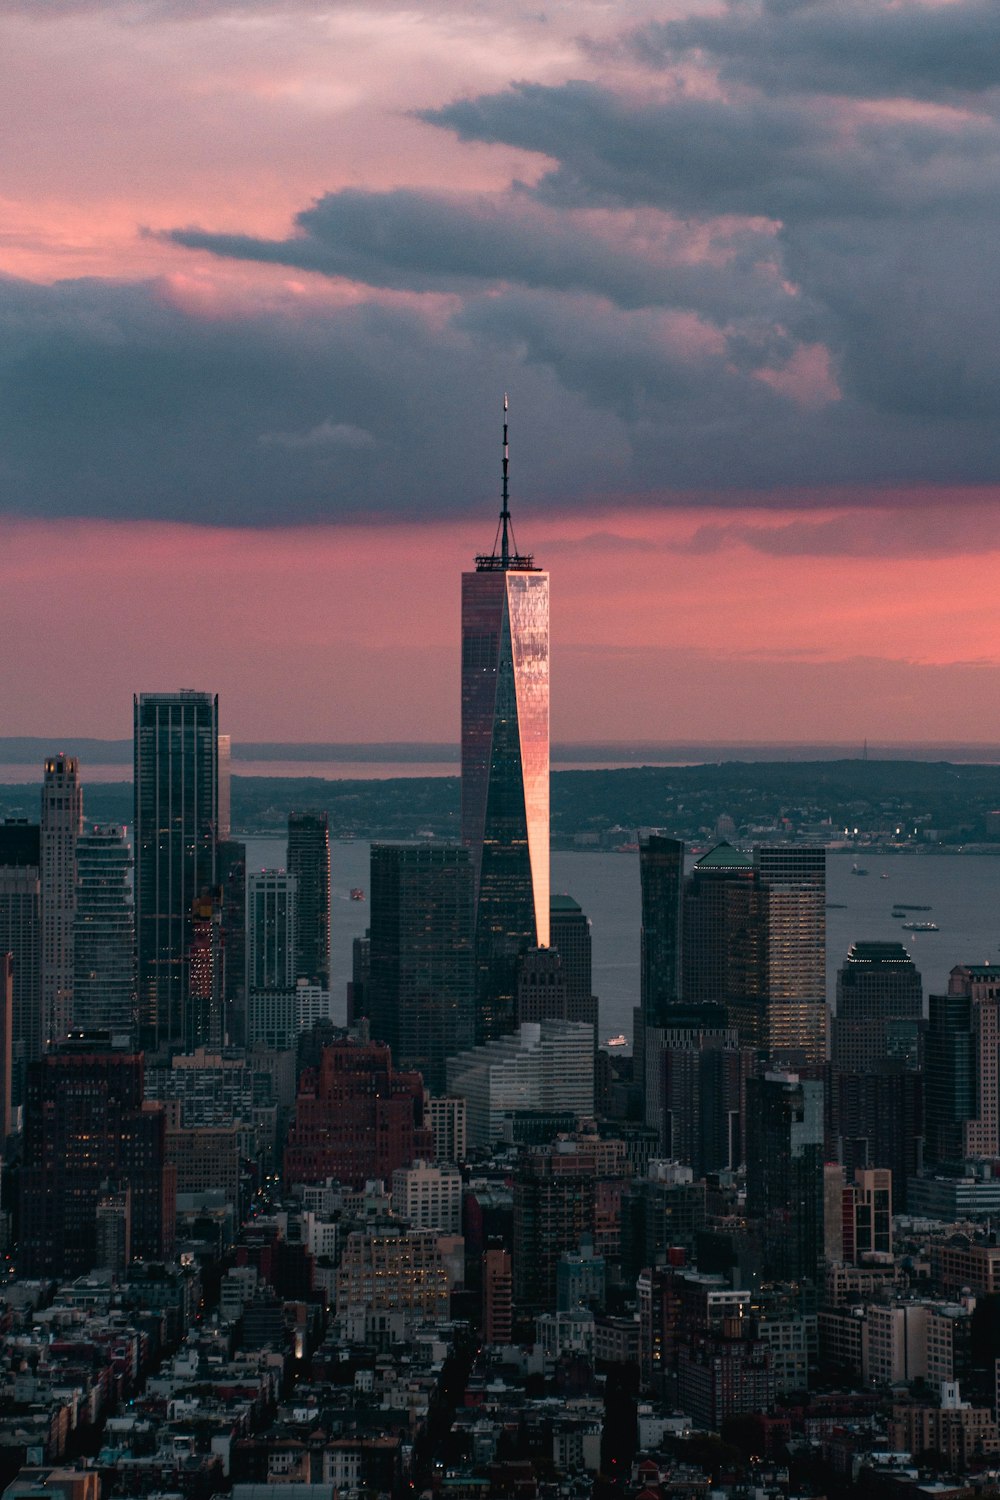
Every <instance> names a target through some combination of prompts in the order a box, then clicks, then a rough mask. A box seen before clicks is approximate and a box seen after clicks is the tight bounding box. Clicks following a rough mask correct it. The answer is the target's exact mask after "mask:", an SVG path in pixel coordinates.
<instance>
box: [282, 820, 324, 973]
mask: <svg viewBox="0 0 1000 1500" xmlns="http://www.w3.org/2000/svg"><path fill="white" fill-rule="evenodd" d="M288 873H289V875H294V876H295V880H296V883H297V912H298V915H297V920H296V929H295V978H296V979H308V981H309V983H310V984H318V985H319V986H320V987H321V988H322V989H329V988H330V820H329V817H328V815H327V814H326V813H325V812H318V813H307V812H293V813H289V815H288Z"/></svg>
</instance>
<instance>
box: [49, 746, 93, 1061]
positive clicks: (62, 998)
mask: <svg viewBox="0 0 1000 1500" xmlns="http://www.w3.org/2000/svg"><path fill="white" fill-rule="evenodd" d="M82 832H83V788H82V787H81V786H80V767H79V762H78V761H77V759H76V757H75V756H74V755H54V756H51V757H50V758H49V759H48V760H46V762H45V767H44V775H43V781H42V822H41V844H40V857H41V862H40V867H39V874H40V879H41V890H42V1035H43V1037H44V1039H45V1041H46V1042H47V1043H51V1042H53V1041H58V1040H60V1039H61V1038H62V1037H64V1036H65V1035H66V1033H67V1032H68V1031H69V1029H70V1027H71V1026H72V1024H73V911H74V907H75V905H76V843H77V839H78V838H79V837H80V834H81V833H82Z"/></svg>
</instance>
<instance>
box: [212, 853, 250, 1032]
mask: <svg viewBox="0 0 1000 1500" xmlns="http://www.w3.org/2000/svg"><path fill="white" fill-rule="evenodd" d="M216 861H217V873H218V879H219V886H218V889H219V891H220V892H221V896H222V944H223V950H224V954H225V983H224V994H223V1009H224V1017H223V1026H222V1034H223V1037H224V1038H225V1040H226V1042H227V1043H228V1045H229V1046H231V1047H244V1046H246V1041H247V849H246V844H243V843H240V842H239V840H236V839H226V840H224V842H222V843H220V844H219V845H218V846H217V850H216Z"/></svg>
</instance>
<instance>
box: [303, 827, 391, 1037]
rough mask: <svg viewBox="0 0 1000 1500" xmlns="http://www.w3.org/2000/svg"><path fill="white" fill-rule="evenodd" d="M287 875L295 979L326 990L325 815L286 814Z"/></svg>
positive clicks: (327, 837) (327, 841) (327, 858)
mask: <svg viewBox="0 0 1000 1500" xmlns="http://www.w3.org/2000/svg"><path fill="white" fill-rule="evenodd" d="M288 873H289V875H294V876H295V879H296V881H297V883H298V884H297V892H296V899H297V921H296V928H295V977H296V979H308V980H309V983H310V984H318V985H321V986H322V987H323V989H329V988H330V819H329V815H328V814H327V813H325V812H314V813H309V812H292V813H289V814H288ZM397 1060H398V1059H397Z"/></svg>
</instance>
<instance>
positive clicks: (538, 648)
mask: <svg viewBox="0 0 1000 1500" xmlns="http://www.w3.org/2000/svg"><path fill="white" fill-rule="evenodd" d="M462 840H463V842H464V843H465V844H466V845H467V846H468V848H469V849H470V850H471V852H472V862H473V876H474V884H475V893H476V967H477V989H478V999H477V1011H478V1014H477V1028H476V1036H477V1040H478V1041H480V1042H482V1041H486V1040H489V1039H490V1038H491V1037H494V1036H499V1035H502V1034H503V1033H505V1032H508V1031H511V1030H513V1028H514V1021H515V1015H514V995H515V988H516V978H515V976H516V964H517V956H518V954H519V953H520V952H522V951H523V950H524V949H526V948H530V947H547V946H548V943H549V577H548V574H547V573H543V572H541V571H539V570H537V569H535V568H534V567H532V564H531V559H530V558H524V557H517V556H515V557H510V558H509V559H507V560H501V559H500V558H497V557H492V558H490V557H484V558H479V559H477V568H476V571H475V572H474V573H465V574H463V575H462Z"/></svg>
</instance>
